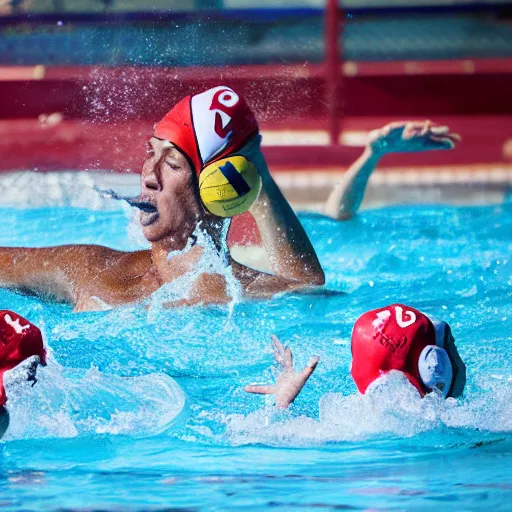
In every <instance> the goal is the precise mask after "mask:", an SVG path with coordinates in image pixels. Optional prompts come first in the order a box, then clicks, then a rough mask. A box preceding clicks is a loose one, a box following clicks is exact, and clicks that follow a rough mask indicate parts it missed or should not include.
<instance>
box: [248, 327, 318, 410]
mask: <svg viewBox="0 0 512 512" xmlns="http://www.w3.org/2000/svg"><path fill="white" fill-rule="evenodd" d="M272 346H273V348H274V357H275V359H276V361H277V362H278V363H279V368H280V372H279V374H278V376H277V378H276V382H275V384H272V385H263V386H262V385H251V386H246V387H245V391H247V393H257V394H263V395H275V397H276V405H277V407H282V408H286V407H288V406H289V405H290V404H291V403H292V402H293V401H294V400H295V398H297V395H298V394H299V393H300V391H301V390H302V388H303V387H304V384H306V382H307V380H308V379H309V377H310V376H311V374H312V373H313V372H314V371H315V368H316V365H317V364H318V361H319V360H320V358H319V357H318V356H314V357H312V358H311V359H310V360H309V361H308V364H307V365H306V366H305V368H304V369H303V370H302V371H300V372H296V371H295V370H294V368H293V354H292V351H291V350H290V348H289V347H284V346H283V344H282V343H281V342H280V341H279V340H278V339H277V336H272Z"/></svg>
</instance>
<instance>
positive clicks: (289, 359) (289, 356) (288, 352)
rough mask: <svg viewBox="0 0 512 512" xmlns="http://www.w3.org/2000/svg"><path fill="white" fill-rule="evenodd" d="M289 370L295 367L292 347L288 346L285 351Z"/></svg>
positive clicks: (286, 366) (286, 364) (285, 359)
mask: <svg viewBox="0 0 512 512" xmlns="http://www.w3.org/2000/svg"><path fill="white" fill-rule="evenodd" d="M283 366H284V367H285V368H286V369H287V370H289V369H291V368H293V354H292V351H291V349H290V347H286V349H285V351H284V365H283Z"/></svg>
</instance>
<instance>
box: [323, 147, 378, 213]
mask: <svg viewBox="0 0 512 512" xmlns="http://www.w3.org/2000/svg"><path fill="white" fill-rule="evenodd" d="M378 162H379V156H378V155H376V154H375V153H374V152H373V151H372V150H371V148H370V147H367V148H366V149H365V151H364V152H363V154H362V155H361V156H360V157H359V158H358V159H357V160H356V161H355V162H354V163H353V164H352V165H351V167H350V168H349V169H348V171H347V172H346V173H345V175H344V176H343V178H342V180H341V181H340V182H339V183H338V185H337V186H336V187H335V189H334V190H333V191H332V193H331V195H330V196H329V198H328V199H327V202H326V203H325V209H324V212H325V214H326V215H328V216H329V217H332V218H333V219H337V220H343V219H349V218H351V217H353V216H354V215H355V214H356V213H357V210H358V209H359V207H360V206H361V203H362V201H363V198H364V193H365V191H366V186H367V184H368V179H369V177H370V176H371V174H372V172H373V170H374V169H375V167H376V166H377V164H378Z"/></svg>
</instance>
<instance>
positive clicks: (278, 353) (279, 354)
mask: <svg viewBox="0 0 512 512" xmlns="http://www.w3.org/2000/svg"><path fill="white" fill-rule="evenodd" d="M271 338H272V347H273V349H274V357H275V359H276V361H277V362H278V363H279V364H280V365H282V366H284V359H285V349H284V347H283V344H282V343H281V342H280V341H279V339H278V338H277V336H275V335H274V334H272V336H271Z"/></svg>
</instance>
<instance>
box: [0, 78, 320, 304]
mask: <svg viewBox="0 0 512 512" xmlns="http://www.w3.org/2000/svg"><path fill="white" fill-rule="evenodd" d="M112 129H113V130H114V129H115V128H112ZM117 136H123V134H122V133H119V134H117ZM126 136H127V135H126ZM260 141H261V136H260V135H259V128H258V124H257V121H256V119H255V117H254V114H253V113H252V111H251V110H250V108H249V107H248V106H247V104H246V103H245V101H244V99H243V98H241V97H240V96H239V95H238V94H237V93H236V92H235V91H233V90H232V89H230V88H228V87H224V86H221V87H215V88H213V89H210V90H208V91H206V92H203V93H201V94H196V95H192V96H187V97H186V98H184V99H183V100H182V101H180V102H179V103H178V104H177V105H175V107H174V108H173V109H172V110H171V111H170V112H169V113H168V114H167V115H166V116H165V117H164V118H163V119H162V120H161V121H160V122H159V123H157V124H156V125H155V127H154V132H153V135H152V136H151V137H150V139H149V141H148V144H147V158H146V160H145V161H144V164H143V166H142V173H141V180H140V183H141V192H140V195H139V197H138V198H136V199H133V200H132V201H131V203H132V205H134V206H136V207H138V208H139V209H140V210H141V213H140V223H141V225H142V231H143V233H144V236H145V238H146V239H147V240H148V242H149V243H150V244H151V249H149V250H143V251H136V252H122V251H116V250H114V249H110V248H108V247H102V246H98V245H68V246H62V247H48V248H38V249H29V248H0V286H2V287H5V288H10V289H14V290H18V291H21V292H28V293H32V294H37V295H41V296H44V297H46V298H53V299H54V300H58V301H63V302H67V303H69V304H71V305H72V306H73V307H74V310H75V311H85V310H98V309H105V308H108V307H112V306H118V305H122V304H129V303H134V302H137V301H140V300H142V299H145V298H147V297H149V296H150V295H151V294H152V293H153V292H155V291H156V290H157V289H159V288H160V287H161V286H162V285H164V284H165V283H170V282H173V281H175V280H177V279H179V278H180V277H182V276H184V275H186V274H190V273H191V272H192V271H195V270H196V267H197V264H198V262H199V260H200V259H201V257H202V255H203V253H204V251H205V248H204V247H203V246H201V245H200V244H199V243H198V241H197V238H196V237H195V233H196V232H197V229H202V230H204V231H205V232H206V233H207V234H208V235H209V236H210V238H211V239H212V240H213V242H214V244H215V246H216V248H217V251H218V252H219V256H221V251H222V249H221V247H222V242H223V240H222V238H223V236H224V235H223V233H224V232H225V230H223V228H224V221H223V219H220V218H219V217H216V216H214V215H213V214H211V213H209V212H208V211H207V210H206V209H205V208H204V207H203V205H202V203H201V200H200V196H199V185H198V175H199V173H200V172H201V170H202V169H203V168H204V167H205V166H206V165H207V164H209V163H211V162H214V161H215V160H218V159H220V158H224V157H226V156H229V155H232V154H234V153H240V152H242V153H243V152H244V151H245V152H247V153H250V152H252V153H250V154H252V155H256V157H257V159H258V161H259V162H260V165H259V166H258V171H259V174H260V176H261V180H262V187H261V191H260V193H259V196H258V198H257V200H256V201H255V202H254V203H253V205H252V206H251V208H250V213H251V214H252V216H253V217H254V219H255V221H256V224H257V227H258V229H259V232H260V235H261V238H262V240H263V245H264V247H265V250H266V253H267V255H268V259H269V262H270V266H271V268H270V269H269V271H268V272H266V271H265V272H263V271H257V270H253V269H252V268H249V266H246V265H243V264H240V263H237V262H236V261H234V260H233V259H231V257H230V255H227V260H228V261H226V264H227V265H231V268H232V272H233V274H234V277H235V279H236V280H237V281H238V282H239V283H240V285H241V289H242V292H243V294H244V295H245V296H249V297H269V296H272V295H274V294H276V293H278V292H284V291H290V290H298V289H301V288H307V287H311V286H318V285H322V284H323V283H324V273H323V270H322V267H321V266H320V263H319V261H318V258H317V256H316V254H315V251H314V249H313V246H312V245H311V242H310V241H309V239H308V237H307V235H306V233H305V231H304V229H303V227H302V225H301V224H300V222H299V220H298V218H297V216H296V215H295V213H294V212H293V210H292V208H291V207H290V205H289V204H288V202H287V201H286V200H285V198H284V197H283V195H282V194H281V191H280V190H279V188H278V187H277V185H276V184H275V182H274V180H273V179H272V177H271V175H270V173H269V171H268V168H267V166H266V164H265V161H264V158H263V156H262V155H261V153H260V151H259V146H260ZM112 149H113V150H115V148H112ZM229 299H230V297H229V294H228V290H227V284H226V281H225V277H224V275H222V274H220V273H215V272H214V271H204V272H202V273H199V275H197V277H195V281H194V282H193V283H192V285H191V288H190V290H189V293H188V297H187V298H185V299H183V300H182V301H180V302H177V303H173V304H171V305H192V304H198V303H204V304H207V303H217V304H222V303H226V302H227V301H228V300H229Z"/></svg>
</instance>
